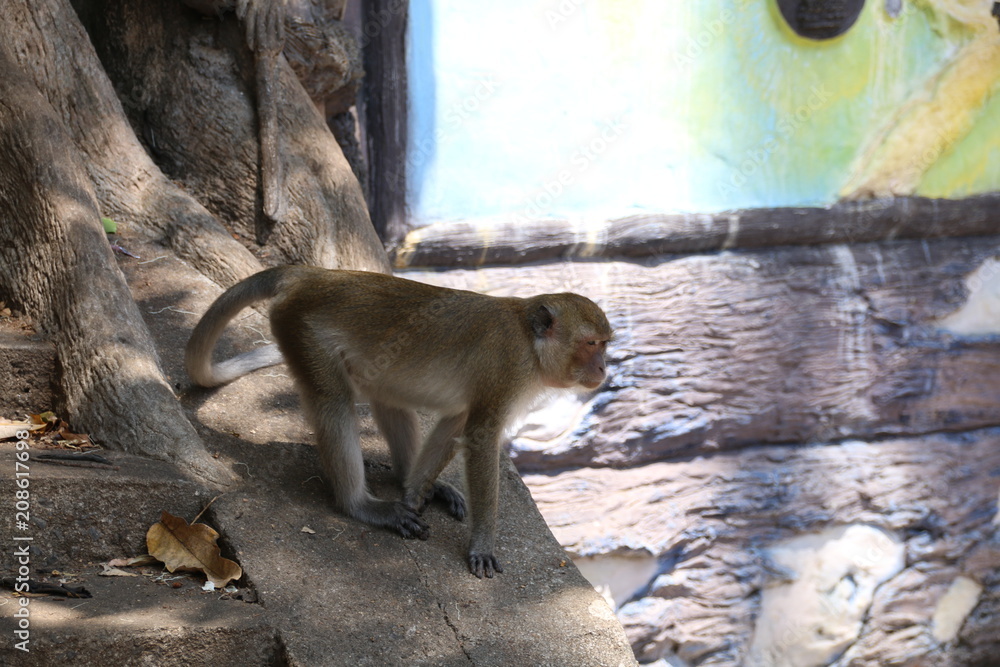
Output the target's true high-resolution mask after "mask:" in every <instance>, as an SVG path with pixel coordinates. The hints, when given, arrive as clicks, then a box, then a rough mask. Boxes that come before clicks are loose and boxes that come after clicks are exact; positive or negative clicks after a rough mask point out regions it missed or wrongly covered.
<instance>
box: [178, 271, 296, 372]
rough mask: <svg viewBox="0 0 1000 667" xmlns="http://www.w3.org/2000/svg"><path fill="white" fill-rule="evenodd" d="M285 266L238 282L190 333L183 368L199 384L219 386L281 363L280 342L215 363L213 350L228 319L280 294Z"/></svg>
mask: <svg viewBox="0 0 1000 667" xmlns="http://www.w3.org/2000/svg"><path fill="white" fill-rule="evenodd" d="M285 268H286V267H276V268H273V269H267V270H266V271H261V272H260V273H255V274H254V275H252V276H250V277H249V278H245V279H244V280H242V281H240V282H238V283H236V284H235V285H233V286H232V287H230V288H229V289H228V290H226V291H225V292H223V293H222V295H221V296H220V297H219V298H218V299H216V300H215V303H213V304H212V305H211V306H210V307H209V309H208V311H206V313H205V315H204V316H202V318H201V320H200V321H199V322H198V325H197V326H196V327H195V328H194V331H192V332H191V338H190V339H189V340H188V344H187V348H186V349H185V351H184V367H185V368H186V369H187V372H188V375H189V376H191V379H192V380H194V381H195V383H196V384H199V385H201V386H202V387H216V386H218V385H220V384H226V383H227V382H232V381H233V380H235V379H236V378H238V377H241V376H243V375H246V374H247V373H250V372H252V371H255V370H257V369H258V368H267V367H268V366H274V365H275V364H280V363H281V362H282V357H281V352H280V351H279V350H278V346H277V345H266V346H264V347H259V348H257V349H255V350H251V351H250V352H244V353H243V354H239V355H237V356H235V357H233V358H232V359H227V360H226V361H222V362H219V363H212V350H214V349H215V344H216V342H218V340H219V336H221V335H222V332H223V331H224V330H225V328H226V325H227V324H229V321H230V320H231V319H233V318H234V317H236V315H237V314H238V313H239V312H240V311H241V310H243V309H244V308H246V307H247V306H251V305H253V304H255V303H257V302H259V301H264V300H265V299H270V298H272V297H273V296H275V294H277V291H278V287H279V285H280V283H281V277H282V274H283V273H284V269H285Z"/></svg>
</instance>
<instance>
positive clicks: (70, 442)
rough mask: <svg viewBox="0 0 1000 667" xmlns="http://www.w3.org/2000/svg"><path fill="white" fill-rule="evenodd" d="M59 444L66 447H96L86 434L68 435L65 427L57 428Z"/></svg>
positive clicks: (68, 432)
mask: <svg viewBox="0 0 1000 667" xmlns="http://www.w3.org/2000/svg"><path fill="white" fill-rule="evenodd" d="M59 438H60V439H59V441H58V442H59V444H60V445H63V446H67V447H96V445H95V444H94V443H93V442H91V441H90V436H89V435H87V434H86V433H70V431H69V430H68V429H67V428H66V427H65V426H60V427H59Z"/></svg>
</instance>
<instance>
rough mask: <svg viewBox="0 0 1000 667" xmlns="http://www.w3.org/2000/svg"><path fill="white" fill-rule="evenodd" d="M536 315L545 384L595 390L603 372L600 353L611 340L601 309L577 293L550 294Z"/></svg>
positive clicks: (599, 384) (603, 376)
mask: <svg viewBox="0 0 1000 667" xmlns="http://www.w3.org/2000/svg"><path fill="white" fill-rule="evenodd" d="M541 298H542V299H544V300H545V303H544V305H543V307H542V308H541V311H542V312H543V315H541V316H538V315H536V317H535V321H534V322H533V327H534V329H535V331H536V332H538V333H539V335H538V338H537V344H538V348H539V353H540V354H539V359H540V360H541V362H542V376H543V381H544V383H545V384H546V385H547V386H549V387H555V388H560V389H572V388H574V387H582V388H584V389H589V390H593V389H597V388H598V387H599V386H601V383H602V382H604V378H605V377H606V375H607V364H606V363H605V360H604V354H605V352H606V350H607V347H608V341H610V340H611V337H612V331H611V325H610V324H608V318H607V317H606V316H605V315H604V311H602V310H601V309H600V307H598V305H597V304H595V303H594V302H593V301H591V300H590V299H587V298H586V297H582V296H580V295H578V294H550V295H546V296H544V297H541Z"/></svg>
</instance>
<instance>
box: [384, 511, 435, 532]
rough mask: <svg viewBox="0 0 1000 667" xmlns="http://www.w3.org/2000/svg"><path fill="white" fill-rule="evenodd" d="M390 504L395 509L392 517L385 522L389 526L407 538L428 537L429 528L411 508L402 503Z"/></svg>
mask: <svg viewBox="0 0 1000 667" xmlns="http://www.w3.org/2000/svg"><path fill="white" fill-rule="evenodd" d="M392 506H393V509H394V510H395V511H394V516H393V518H392V519H391V520H390V521H389V522H387V523H388V527H389V528H392V529H393V530H395V531H396V532H398V533H399V534H400V535H402V536H403V537H405V538H406V539H408V540H412V539H413V538H418V539H421V540H426V539H427V538H428V537H430V534H431V531H430V528H428V527H427V524H426V523H424V522H423V520H422V519H421V518H420V516H419V515H418V514H417V513H416V512H415V511H413V509H411V508H409V507H407V506H406V505H404V504H403V503H393V504H392Z"/></svg>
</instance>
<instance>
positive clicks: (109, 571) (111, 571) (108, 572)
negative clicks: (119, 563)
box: [97, 563, 139, 577]
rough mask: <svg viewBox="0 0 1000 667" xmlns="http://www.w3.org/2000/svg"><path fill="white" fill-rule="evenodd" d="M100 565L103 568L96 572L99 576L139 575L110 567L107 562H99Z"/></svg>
mask: <svg viewBox="0 0 1000 667" xmlns="http://www.w3.org/2000/svg"><path fill="white" fill-rule="evenodd" d="M101 567H102V568H104V569H103V570H101V571H100V572H98V573H97V574H98V576H101V577H138V576H139V575H138V574H136V573H135V572H126V571H125V570H119V569H118V568H117V567H111V566H110V565H108V564H107V563H101Z"/></svg>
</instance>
